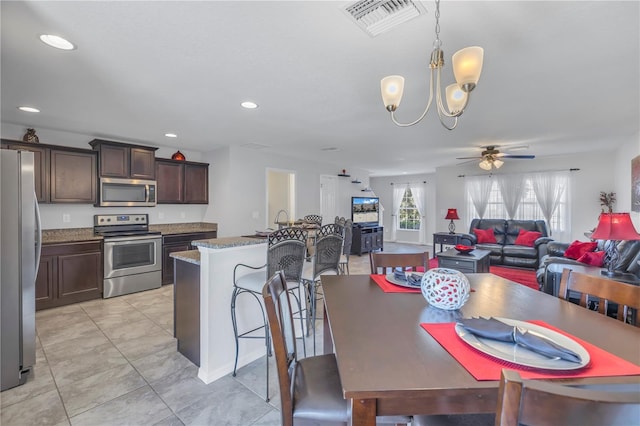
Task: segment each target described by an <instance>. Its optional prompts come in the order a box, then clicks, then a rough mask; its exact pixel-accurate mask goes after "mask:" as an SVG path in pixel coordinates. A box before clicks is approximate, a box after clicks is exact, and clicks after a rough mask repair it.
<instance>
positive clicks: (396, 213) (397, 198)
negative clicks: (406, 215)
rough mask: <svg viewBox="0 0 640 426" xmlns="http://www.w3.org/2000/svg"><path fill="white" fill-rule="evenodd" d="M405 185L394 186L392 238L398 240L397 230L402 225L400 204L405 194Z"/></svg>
mask: <svg viewBox="0 0 640 426" xmlns="http://www.w3.org/2000/svg"><path fill="white" fill-rule="evenodd" d="M405 189H406V188H405V187H404V186H401V187H397V186H394V187H393V215H392V216H393V226H392V227H391V240H392V241H396V239H397V238H398V237H397V234H396V230H397V229H398V226H399V225H400V220H399V218H400V204H402V197H403V196H404V191H405Z"/></svg>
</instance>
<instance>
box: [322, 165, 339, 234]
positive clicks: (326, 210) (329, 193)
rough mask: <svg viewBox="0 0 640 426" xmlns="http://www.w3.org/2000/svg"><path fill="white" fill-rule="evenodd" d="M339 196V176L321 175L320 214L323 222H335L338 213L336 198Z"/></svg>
mask: <svg viewBox="0 0 640 426" xmlns="http://www.w3.org/2000/svg"><path fill="white" fill-rule="evenodd" d="M337 197H338V177H337V176H330V175H321V176H320V214H321V215H322V223H324V224H327V223H333V219H334V218H335V217H336V216H337V215H338V210H337V208H336V199H337Z"/></svg>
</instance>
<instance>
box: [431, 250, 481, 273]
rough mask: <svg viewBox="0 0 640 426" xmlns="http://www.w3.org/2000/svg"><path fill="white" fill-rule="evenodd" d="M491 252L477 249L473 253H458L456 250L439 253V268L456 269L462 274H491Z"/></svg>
mask: <svg viewBox="0 0 640 426" xmlns="http://www.w3.org/2000/svg"><path fill="white" fill-rule="evenodd" d="M490 254H491V252H490V251H489V250H480V249H475V250H473V251H472V252H471V253H467V254H463V253H458V251H457V250H456V249H449V250H447V251H443V252H440V253H438V254H437V255H436V256H437V257H438V268H449V269H455V270H457V271H460V272H462V273H467V274H476V273H486V272H489V265H490V262H491V260H490V257H489V255H490Z"/></svg>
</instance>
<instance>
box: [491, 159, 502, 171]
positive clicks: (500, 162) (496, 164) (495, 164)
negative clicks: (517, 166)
mask: <svg viewBox="0 0 640 426" xmlns="http://www.w3.org/2000/svg"><path fill="white" fill-rule="evenodd" d="M503 164H504V161H502V160H498V159H495V160H493V165H494V166H495V168H496V169H499V168H500V167H502V165H503Z"/></svg>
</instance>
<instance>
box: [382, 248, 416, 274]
mask: <svg viewBox="0 0 640 426" xmlns="http://www.w3.org/2000/svg"><path fill="white" fill-rule="evenodd" d="M369 263H370V265H371V273H372V274H389V273H393V271H394V270H395V269H396V268H402V269H403V270H406V269H407V268H413V270H414V271H415V270H416V268H424V269H423V271H426V270H427V269H429V252H426V251H425V252H424V253H381V252H369Z"/></svg>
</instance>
